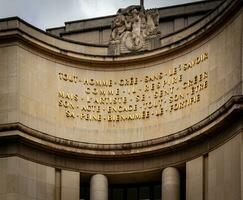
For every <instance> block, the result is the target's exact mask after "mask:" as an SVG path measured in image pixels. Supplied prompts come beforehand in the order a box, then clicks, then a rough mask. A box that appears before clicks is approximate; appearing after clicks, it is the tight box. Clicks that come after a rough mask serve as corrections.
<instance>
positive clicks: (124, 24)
mask: <svg viewBox="0 0 243 200" xmlns="http://www.w3.org/2000/svg"><path fill="white" fill-rule="evenodd" d="M158 25H159V12H158V10H157V9H150V10H144V7H143V6H141V5H140V6H139V5H135V6H129V7H127V8H124V9H119V10H118V12H117V16H116V17H115V18H114V20H113V21H112V25H111V35H110V44H112V45H116V44H119V45H120V48H121V49H122V50H123V51H125V52H132V51H139V50H145V49H146V47H145V46H146V39H148V38H151V37H154V36H158V35H159V34H160V32H159V29H158Z"/></svg>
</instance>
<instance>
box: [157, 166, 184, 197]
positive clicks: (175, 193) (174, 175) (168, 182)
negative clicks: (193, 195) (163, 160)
mask: <svg viewBox="0 0 243 200" xmlns="http://www.w3.org/2000/svg"><path fill="white" fill-rule="evenodd" d="M161 196H162V199H163V200H172V199H173V200H180V173H179V171H178V169H176V168H174V167H168V168H165V169H164V170H163V172H162V195H161Z"/></svg>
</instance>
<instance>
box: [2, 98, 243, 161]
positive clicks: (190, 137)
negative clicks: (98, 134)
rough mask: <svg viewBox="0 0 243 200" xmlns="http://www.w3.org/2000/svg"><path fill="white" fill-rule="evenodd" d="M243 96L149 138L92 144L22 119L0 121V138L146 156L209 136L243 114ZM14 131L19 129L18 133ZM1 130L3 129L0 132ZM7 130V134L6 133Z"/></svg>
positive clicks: (100, 154) (65, 149) (83, 152)
mask: <svg viewBox="0 0 243 200" xmlns="http://www.w3.org/2000/svg"><path fill="white" fill-rule="evenodd" d="M242 111H243V96H242V95H241V96H234V97H232V98H231V99H230V100H229V101H228V102H227V103H225V104H224V105H223V106H222V107H220V108H219V109H218V110H216V111H215V112H214V113H212V114H211V115H209V116H208V117H207V118H205V119H203V120H202V121H200V122H198V123H196V124H195V125H193V126H191V127H189V128H187V129H184V130H182V131H179V132H177V133H174V134H171V135H169V136H164V137H160V138H156V139H152V140H146V141H142V142H134V143H123V144H95V143H83V142H77V141H72V140H67V139H63V138H58V137H54V136H51V135H48V134H47V133H43V132H40V131H38V130H34V129H32V128H30V127H27V126H25V125H24V124H21V123H11V124H1V125H0V140H1V139H6V138H9V137H16V136H17V137H20V138H23V139H24V140H25V141H27V142H29V143H34V144H35V145H36V146H41V147H42V148H46V149H47V150H53V151H57V152H62V153H67V154H70V155H71V154H74V155H79V156H84V157H87V158H88V157H96V158H114V156H116V158H121V157H123V158H126V157H127V158H128V157H136V156H139V157H140V156H146V155H151V154H155V153H160V154H161V153H166V152H168V151H171V149H173V150H175V149H177V148H183V146H187V145H189V144H190V143H195V142H197V141H200V140H201V139H202V138H203V137H210V136H211V135H212V134H214V133H215V132H217V131H215V130H216V129H218V128H219V127H222V126H223V125H224V124H227V122H228V120H229V119H232V118H234V117H239V116H240V117H242V116H243V112H242ZM16 131H19V133H17V132H16ZM1 132H2V133H1ZM6 132H8V133H7V134H5V133H6Z"/></svg>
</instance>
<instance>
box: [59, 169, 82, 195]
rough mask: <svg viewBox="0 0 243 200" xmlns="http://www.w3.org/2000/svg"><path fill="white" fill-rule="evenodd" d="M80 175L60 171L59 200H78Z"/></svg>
mask: <svg viewBox="0 0 243 200" xmlns="http://www.w3.org/2000/svg"><path fill="white" fill-rule="evenodd" d="M79 185H80V173H78V172H72V171H67V170H61V200H79V190H80V188H79Z"/></svg>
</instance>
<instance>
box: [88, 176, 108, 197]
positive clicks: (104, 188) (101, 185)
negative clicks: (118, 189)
mask: <svg viewBox="0 0 243 200" xmlns="http://www.w3.org/2000/svg"><path fill="white" fill-rule="evenodd" d="M90 200H108V180H107V178H106V176H104V175H102V174H96V175H94V176H92V178H91V180H90Z"/></svg>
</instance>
